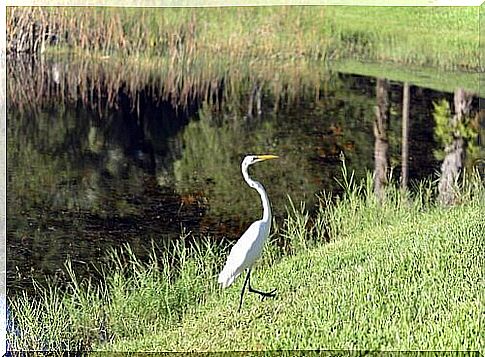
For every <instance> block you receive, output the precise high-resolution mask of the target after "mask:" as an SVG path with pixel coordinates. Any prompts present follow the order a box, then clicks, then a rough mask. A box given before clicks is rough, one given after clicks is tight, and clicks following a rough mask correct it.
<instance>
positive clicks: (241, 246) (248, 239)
mask: <svg viewBox="0 0 485 357" xmlns="http://www.w3.org/2000/svg"><path fill="white" fill-rule="evenodd" d="M277 158H278V156H276V155H248V156H246V157H245V158H244V160H243V162H242V164H241V171H242V174H243V177H244V180H245V181H246V182H247V184H248V185H249V186H250V187H251V188H254V189H255V190H256V191H258V193H259V195H260V196H261V202H262V204H263V218H262V219H260V220H258V221H256V222H254V223H253V224H251V226H249V228H248V229H247V231H246V232H244V234H243V235H242V236H241V238H239V240H238V241H237V243H236V244H235V245H234V247H232V249H231V253H229V257H228V258H227V262H226V265H225V266H224V269H222V272H221V273H220V274H219V279H218V282H219V283H220V284H222V287H223V288H226V287H228V286H230V285H231V284H232V283H233V282H234V279H236V278H237V277H238V276H239V275H240V274H241V273H242V272H243V271H244V270H245V269H246V270H247V275H246V280H245V281H244V285H243V288H242V291H241V298H240V301H239V309H238V311H240V310H241V306H242V302H243V296H244V290H245V289H246V285H247V284H248V283H249V292H252V293H257V294H259V295H261V296H262V297H263V298H265V297H274V296H275V295H276V293H275V292H276V289H273V290H272V291H270V292H263V291H259V290H256V289H254V288H253V287H251V281H250V275H251V268H252V266H253V264H254V263H255V261H256V260H257V259H258V258H259V257H260V256H261V252H262V250H263V245H264V242H265V241H266V239H267V238H268V236H269V232H270V230H271V207H270V203H269V199H268V195H267V194H266V191H265V190H264V187H263V185H261V184H260V183H259V182H257V181H254V180H252V179H251V178H250V177H249V174H248V168H249V166H251V165H252V164H254V163H256V162H260V161H264V160H269V159H277Z"/></svg>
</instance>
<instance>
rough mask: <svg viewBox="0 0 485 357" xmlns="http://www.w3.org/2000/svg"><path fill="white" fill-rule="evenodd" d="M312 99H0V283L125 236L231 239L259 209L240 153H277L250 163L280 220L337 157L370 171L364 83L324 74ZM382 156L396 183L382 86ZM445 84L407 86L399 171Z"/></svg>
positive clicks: (393, 140)
mask: <svg viewBox="0 0 485 357" xmlns="http://www.w3.org/2000/svg"><path fill="white" fill-rule="evenodd" d="M329 78H330V79H328V80H329V81H331V83H322V88H324V87H327V88H330V89H327V90H325V91H323V90H321V91H319V92H317V94H315V92H312V93H307V92H304V93H301V96H300V97H299V98H298V100H297V101H295V102H293V103H291V105H290V104H281V105H280V106H279V108H278V111H275V110H274V107H275V106H274V101H272V99H271V93H269V92H268V91H265V89H264V87H263V89H262V102H261V115H257V114H255V115H254V116H253V117H248V116H247V115H246V114H247V111H248V109H247V105H248V104H247V103H248V97H247V96H246V97H244V96H243V97H242V98H241V99H239V103H238V104H239V105H238V106H236V107H234V106H228V105H227V106H226V105H224V103H222V105H221V103H218V105H217V106H216V107H217V108H216V109H215V108H214V107H211V106H210V105H204V103H203V101H201V100H196V99H194V100H193V101H192V102H191V103H189V105H188V106H186V107H184V108H180V107H177V106H174V105H173V103H171V102H170V101H168V100H160V99H154V98H153V96H140V97H139V99H138V100H139V102H138V108H137V109H134V108H133V106H132V105H130V98H127V97H126V95H125V94H123V92H122V91H119V92H118V97H117V105H116V106H112V107H107V108H106V110H104V111H102V113H100V111H99V110H96V109H95V108H93V107H90V106H87V105H85V103H84V102H81V101H77V102H76V101H74V102H73V101H64V100H62V99H60V98H59V100H56V98H55V96H54V99H52V97H51V98H50V100H49V101H48V102H46V103H45V105H42V106H40V107H37V108H36V110H35V111H34V110H24V109H23V110H20V109H19V108H18V107H15V106H13V105H10V106H9V107H8V113H7V119H8V137H7V143H8V163H7V166H8V176H7V181H8V196H7V199H8V212H7V213H8V222H7V249H8V251H7V253H8V261H7V271H8V272H7V280H8V287H9V291H10V293H15V292H17V291H19V289H29V288H31V287H32V278H35V279H36V280H38V281H40V282H44V281H45V278H46V277H47V276H49V277H57V279H60V280H63V279H65V273H64V262H65V260H66V259H67V258H70V259H71V260H72V262H73V267H74V268H75V270H77V271H78V272H80V273H81V274H85V273H86V272H89V271H92V269H93V268H92V265H91V264H92V263H93V262H98V261H100V260H101V259H102V258H103V257H105V255H106V252H107V250H108V249H109V248H112V247H119V246H121V245H122V244H123V243H125V242H127V243H129V244H130V245H131V246H132V248H133V250H134V252H135V253H136V254H138V255H139V256H143V255H144V254H146V253H147V251H148V250H149V249H150V247H151V241H152V240H154V241H155V242H160V241H163V240H169V239H178V237H179V236H180V234H181V233H182V232H191V233H192V234H194V235H195V236H199V235H206V236H207V235H208V236H210V237H212V239H214V240H222V239H227V240H232V239H236V238H237V237H238V236H239V235H240V234H241V232H242V231H243V230H244V229H245V228H246V227H247V225H248V224H249V223H250V222H251V221H253V220H255V219H258V218H259V216H260V215H261V207H260V202H259V196H258V195H257V194H256V193H255V192H253V191H252V190H250V189H249V188H248V187H247V186H246V184H245V183H244V182H243V179H242V176H241V174H240V167H239V165H240V162H241V160H242V158H243V157H244V155H245V154H247V153H273V154H277V155H279V156H280V157H281V159H280V160H275V161H271V162H267V163H262V164H260V165H258V166H257V167H255V168H254V170H253V171H252V175H253V177H255V178H256V179H258V180H260V181H261V182H262V183H263V184H264V185H265V187H266V188H267V191H268V193H269V197H270V199H271V201H272V205H273V209H274V213H275V217H276V219H277V220H278V221H280V222H282V220H283V218H284V216H285V214H286V208H285V206H286V204H287V203H288V198H287V195H289V196H290V197H291V198H292V199H293V200H294V201H296V202H299V201H305V202H306V203H307V207H308V208H309V210H310V211H311V210H312V209H313V208H314V207H315V203H316V199H315V195H316V194H317V193H319V192H321V191H322V190H327V191H333V192H338V191H339V187H338V185H337V183H336V181H335V178H338V177H340V176H341V171H340V168H341V161H340V155H341V153H343V154H344V155H345V158H346V163H347V166H348V168H349V170H354V171H355V173H356V176H357V178H360V177H363V176H364V175H365V173H366V171H367V170H372V169H373V162H374V159H373V155H374V140H375V138H374V135H373V130H372V125H373V120H374V116H375V114H374V106H375V104H376V98H375V83H376V79H375V78H367V77H360V76H352V75H344V74H340V73H333V74H332V75H331V76H329ZM390 98H391V103H392V105H391V121H390V128H389V134H388V135H389V144H390V148H389V155H390V163H391V165H392V166H393V167H394V170H393V173H394V176H395V178H396V179H399V172H400V155H401V109H402V108H401V103H402V86H401V84H399V83H391V92H390ZM442 98H445V99H448V100H451V99H452V94H450V93H440V92H436V91H432V90H429V89H425V88H418V87H411V105H410V118H411V120H410V132H409V138H410V141H409V178H410V180H411V181H415V180H419V179H422V178H426V177H430V176H432V175H433V174H434V173H435V172H436V171H437V170H438V169H439V162H438V161H437V160H436V159H435V157H434V156H433V149H435V148H436V147H437V144H436V142H435V140H434V136H433V130H434V121H433V117H432V113H433V101H437V100H439V99H442Z"/></svg>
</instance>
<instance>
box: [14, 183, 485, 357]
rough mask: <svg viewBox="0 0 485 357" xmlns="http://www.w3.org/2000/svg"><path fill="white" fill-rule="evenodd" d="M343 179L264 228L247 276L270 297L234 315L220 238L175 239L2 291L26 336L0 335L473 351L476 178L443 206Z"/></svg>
mask: <svg viewBox="0 0 485 357" xmlns="http://www.w3.org/2000/svg"><path fill="white" fill-rule="evenodd" d="M343 186H344V189H345V194H344V196H343V197H341V198H338V199H332V198H330V197H325V196H324V197H322V199H321V204H320V207H319V210H318V212H317V213H316V214H315V215H314V216H310V215H308V213H306V210H305V209H304V207H300V206H298V205H293V204H290V205H289V213H288V218H287V219H286V221H285V222H284V224H283V225H282V226H281V227H279V228H277V231H276V233H275V234H274V235H273V237H272V239H273V240H274V239H277V238H281V237H282V238H283V242H284V243H283V244H281V243H280V244H279V245H277V244H275V242H272V243H271V244H269V245H267V247H266V249H265V252H264V255H263V259H262V261H261V263H260V265H259V266H258V267H257V268H256V269H255V270H254V275H253V279H252V283H253V285H254V286H256V287H259V288H260V289H263V290H265V289H270V288H274V287H276V288H278V295H277V297H276V298H275V299H274V300H265V301H261V300H260V299H259V298H258V297H257V296H253V295H246V298H245V301H244V305H243V309H242V311H241V313H238V312H237V311H236V310H237V305H238V298H239V292H240V288H241V284H242V279H241V278H239V279H238V280H237V282H236V283H235V285H234V286H231V287H230V288H228V289H225V290H221V289H219V288H218V286H217V283H216V281H217V273H218V271H219V270H220V268H221V266H222V264H223V261H224V257H225V254H222V253H223V252H222V251H221V249H220V248H221V247H220V246H218V245H216V244H214V243H211V242H210V241H208V240H203V241H199V243H198V244H196V245H195V248H193V249H186V248H185V242H186V239H187V238H184V239H182V240H181V241H179V242H174V243H173V244H174V245H173V247H172V249H165V250H164V251H165V252H168V251H170V250H171V251H172V253H170V254H168V253H159V254H160V256H159V258H160V259H155V258H153V259H152V260H151V261H150V262H149V263H143V264H142V263H140V262H139V261H138V260H137V259H136V258H135V257H134V256H133V254H131V253H130V251H129V250H126V249H125V252H124V254H114V255H112V256H111V258H110V262H111V263H110V265H109V266H108V267H107V269H105V274H104V276H105V281H104V283H102V284H101V285H100V286H99V287H97V288H95V287H94V286H95V285H94V284H86V283H78V282H77V281H76V278H75V276H74V275H73V283H72V284H71V288H70V289H69V290H68V291H67V292H64V293H61V292H57V293H54V292H53V291H54V289H50V290H46V291H45V295H44V296H45V298H44V299H43V300H40V301H38V302H36V301H37V300H35V299H28V298H27V297H24V298H22V297H20V298H15V299H11V304H12V310H13V313H14V315H15V316H16V317H17V319H18V323H19V325H20V329H21V331H24V335H22V336H19V337H17V339H15V338H14V337H13V336H10V337H11V338H13V342H14V345H15V346H16V347H17V348H21V349H22V348H30V349H32V348H36V349H38V348H42V347H45V346H47V347H50V348H51V349H55V348H60V347H64V348H66V346H67V347H70V348H76V346H82V347H83V348H91V349H95V350H106V351H141V350H143V351H147V350H150V351H166V350H171V351H180V350H184V351H193V350H197V351H220V350H275V349H365V350H375V349H386V350H481V351H483V350H484V346H483V337H484V336H483V331H482V330H480V325H481V323H483V276H482V271H483V270H482V269H483V266H482V261H483V258H484V253H483V249H482V247H483V243H484V241H483V240H484V237H483V231H484V229H485V225H484V223H483V222H485V217H484V213H483V206H484V204H485V190H484V186H483V182H481V181H479V180H477V179H475V180H470V181H465V182H464V183H463V184H462V187H461V191H460V198H461V201H460V204H459V205H457V206H455V207H452V208H443V207H439V206H436V205H435V204H434V203H433V197H434V185H433V184H430V183H423V184H421V185H419V186H418V187H416V194H415V195H410V194H409V193H407V192H401V191H399V190H397V189H394V188H393V187H389V188H388V189H387V193H386V196H385V198H384V200H383V201H382V202H381V203H378V202H377V200H376V199H375V198H374V195H373V193H372V180H371V178H370V177H368V179H367V180H364V181H363V182H362V183H361V184H360V185H355V184H354V183H353V181H352V178H351V177H349V176H347V177H346V179H345V181H344V182H343ZM326 241H329V242H328V243H325V242H326ZM280 242H281V239H280ZM154 256H155V255H154ZM54 312H55V313H54ZM38 331H42V334H39V332H38ZM49 339H50V340H49Z"/></svg>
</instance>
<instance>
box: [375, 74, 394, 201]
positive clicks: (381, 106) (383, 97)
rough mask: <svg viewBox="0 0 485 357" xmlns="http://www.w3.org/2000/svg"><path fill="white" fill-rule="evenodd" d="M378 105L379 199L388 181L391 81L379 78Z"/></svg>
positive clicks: (377, 187)
mask: <svg viewBox="0 0 485 357" xmlns="http://www.w3.org/2000/svg"><path fill="white" fill-rule="evenodd" d="M376 99H377V106H376V107H375V114H376V117H375V120H374V137H375V144H374V194H375V195H376V196H377V198H378V199H382V198H383V194H384V187H385V185H386V183H387V168H388V166H389V165H388V158H387V151H388V149H389V142H388V139H387V129H388V127H389V112H390V109H389V106H390V103H389V81H388V80H387V79H381V78H378V79H377V84H376Z"/></svg>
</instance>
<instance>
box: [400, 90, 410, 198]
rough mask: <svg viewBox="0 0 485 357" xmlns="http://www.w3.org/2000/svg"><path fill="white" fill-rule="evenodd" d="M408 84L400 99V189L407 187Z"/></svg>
mask: <svg viewBox="0 0 485 357" xmlns="http://www.w3.org/2000/svg"><path fill="white" fill-rule="evenodd" d="M408 134H409V83H404V87H403V98H402V152H401V189H403V190H405V189H406V188H407V187H408V157H409V149H408Z"/></svg>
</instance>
